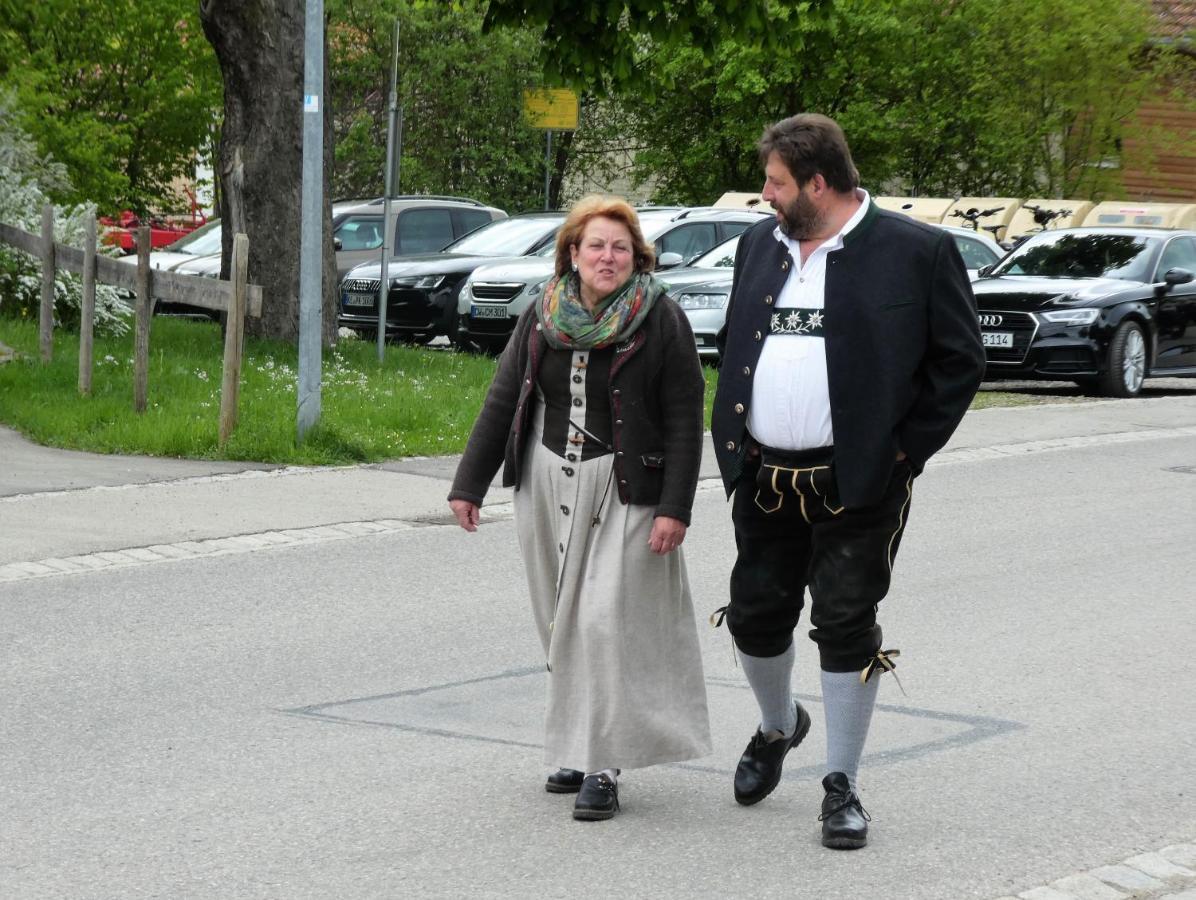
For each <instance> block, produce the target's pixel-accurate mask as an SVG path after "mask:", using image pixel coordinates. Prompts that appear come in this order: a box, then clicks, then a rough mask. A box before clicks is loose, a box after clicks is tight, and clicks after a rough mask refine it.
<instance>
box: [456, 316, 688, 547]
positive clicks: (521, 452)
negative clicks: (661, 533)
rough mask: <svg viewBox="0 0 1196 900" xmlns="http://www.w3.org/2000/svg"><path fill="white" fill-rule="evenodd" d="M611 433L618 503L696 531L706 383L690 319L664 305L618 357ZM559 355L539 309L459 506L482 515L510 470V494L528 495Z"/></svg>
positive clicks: (496, 399)
mask: <svg viewBox="0 0 1196 900" xmlns="http://www.w3.org/2000/svg"><path fill="white" fill-rule="evenodd" d="M612 349H613V358H612V360H611V363H610V378H609V384H608V387H607V390H608V392H609V400H610V403H609V409H610V415H611V421H610V427H609V434H610V435H611V445H612V449H613V454H614V457H615V458H614V461H613V469H614V479H613V480H614V484H613V488H614V495H615V496H617V497H618V499H619V500H620V501H621V502H623V503H635V504H641V505H645V506H652V507H654V509H655V512H656V515H658V516H669V517H671V518H674V519H679V520H681V521H682V522H684V523H685V524H687V525H688V524H689V520H690V513H691V510H692V507H693V499H694V494H695V492H696V490H697V484H698V470H699V467H700V465H701V461H702V417H703V415H704V409H703V407H704V403H703V398H704V395H705V389H706V385H705V381H704V380H703V376H702V367H701V365H700V364H699V362H698V353H697V347H696V345H695V343H694V335H693V330H692V329H691V328H690V326H689V320H688V319H687V318H686V317H685V313H683V312H682V311H681V309H680V308H679V307H678V306H677V304H676V303H674V302H673V301H672V300H671V299H670V298H668V297H662V298H660V299H659V300H658V301H657V302H656V304H655V305H654V306H653V308H652V310H651V311H650V312H649V313H648V316H647V317H646V318H645V319H644V322H643V324H641V325H640V327H639V329H638V330H637V331H636V332H635V334H634V335H632V336H631V338H630V339H629V340H627V341H625V342H623V343H621V344H616V345H615V346H614V347H613V348H612ZM552 352H558V353H568V351H552V350H550V349H549V347H548V342H547V341H546V340H545V339H544V336H543V334H541V333H540V331H539V330H538V328H537V322H536V316H535V310H534V309H532V308H530V307H529V308H528V309H527V310H525V311H524V313H523V315H522V316H520V318H519V321H518V322H517V323H516V325H515V331H514V333H513V334H512V335H511V341H510V343H509V344H508V345H507V349H506V350H505V351H504V352H503V355H502V359H501V360H500V361H499V365H498V371H497V372H496V373H495V375H494V381H493V383H492V384H491V385H490V390H489V392H488V393H487V395H486V400H485V402H484V403H483V404H482V410H481V412H480V413H479V414H478V419H477V421H476V422H475V423H474V426H473V431H472V432H471V433H470V435H469V441H468V443H467V444H466V446H465V453H464V454H463V455H462V457H461V462H460V464H459V465H458V466H457V473H456V475H455V477H454V478H453V486H452V490H451V491H450V492H449V495H448V499H450V500H456V499H461V500H468V501H470V502H471V503H476V504H478V505H479V506H480V505H481V504H482V500H483V498H484V497H485V495H486V491H487V489H488V488H489V486H490V482H491V480H492V479H493V478H494V475H495V473H496V472H497V471H498V469H499V467H500V466H501V467H502V469H503V486H504V487H514V488H515V489H516V490H518V489H519V487H520V483H521V481H522V477H523V461H524V457H525V455H526V452H527V447H528V444H529V441H528V435H529V432H530V431H531V421H532V415H533V413H534V407H535V404H536V403H537V402H538V401H537V399H536V391H535V387H534V386H535V383H536V379H537V378H538V377H539V373H540V367H541V365H542V362H543V359H544V356H545V354H547V353H552Z"/></svg>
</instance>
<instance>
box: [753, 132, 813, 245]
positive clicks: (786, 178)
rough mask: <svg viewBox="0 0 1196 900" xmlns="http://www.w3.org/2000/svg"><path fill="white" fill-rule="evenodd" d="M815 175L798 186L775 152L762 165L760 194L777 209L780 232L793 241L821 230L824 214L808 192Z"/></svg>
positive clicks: (804, 238)
mask: <svg viewBox="0 0 1196 900" xmlns="http://www.w3.org/2000/svg"><path fill="white" fill-rule="evenodd" d="M817 178H818V176H817V175H815V176H814V178H813V179H811V180H810V181H808V182H806V184H804V185H802V186H800V187H799V186H798V184H797V180H796V179H794V177H793V173H792V172H790V171H789V167H788V166H787V165H785V163H784V162H783V161H782V160H781V158H780V156H778V155H777V154H776V153H772V154H769V157H768V162H767V163H765V165H764V189H763V190H762V191H761V192H760V195H761V196H762V197H763V198H764V199H765V200H767V201H768V203H769V204H770V205H771V206H772V208H773V209H775V210H776V212H777V224H778V225H779V226H780V227H781V232H782V233H783V234H785V235H786V236H787V237H790V238H793V240H795V241H807V240H810V239H812V238H814V237H815V236H817V234H818V233H819V232H820V231H821V229H822V226H823V223H824V220H825V215H824V214H823V211H822V209H821V207H819V205H818V204H817V202H815V200H814V199H813V198H812V197H811V196H810V193H811V192H812V188H813V182H814V180H815V179H817Z"/></svg>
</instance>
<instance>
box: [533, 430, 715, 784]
mask: <svg viewBox="0 0 1196 900" xmlns="http://www.w3.org/2000/svg"><path fill="white" fill-rule="evenodd" d="M542 408H543V407H542V406H540V409H542ZM536 418H537V419H539V418H540V416H537V417H536ZM536 425H539V422H537V423H536ZM534 431H535V432H539V428H538V427H537V428H535V429H534ZM528 442H529V444H530V445H531V446H529V447H528V461H527V465H526V467H525V469H524V472H523V477H522V478H521V487H520V489H519V490H518V491H516V492H515V523H516V528H517V531H518V533H519V543H520V547H521V549H522V552H523V560H524V565H525V568H526V571H527V580H528V588H529V590H530V592H531V601H532V612H533V614H534V616H535V621H536V628H537V630H538V631H539V634H540V640H541V642H542V643H543V645H544V652H545V655H546V656H547V658H548V667H549V676H548V702H547V714H546V721H545V735H544V750H545V761H546V762H547V763H548V764H549V765H550V766H557V767H563V768H569V769H577V770H579V771H582V772H596V771H598V770H599V769H605V768H622V769H633V768H637V767H641V766H651V765H655V764H657V763H665V762H676V761H678V760H685V759H693V758H696V757H699V756H706V755H707V754H709V753H710V752H711V747H710V724H709V717H708V714H707V711H706V684H705V681H704V679H703V675H702V659H701V653H700V650H699V648H698V633H697V627H696V625H695V622H694V611H693V602H692V600H691V598H690V592H689V579H688V577H687V575H686V571H685V559H684V557H683V556H682V551H681V550H680V549H677V550H675V551H673V552H672V553H669V554H666V555H664V556H657V555H656V554H654V553H652V552H651V551H650V550H649V549H648V536H649V534H650V533H651V531H652V520H653V509H652V507H649V506H635V505H625V504H623V503H622V502H620V500H619V496H618V492H617V491H616V490H615V485H614V484H610V486H609V492H607V485H608V480H609V476H610V471H611V465H612V462H613V457H612V456H611V455H609V454H608V455H606V456H602V457H599V458H597V459H593V460H589V461H586V462H572V463H567V462H566V461H565V460H564V459H562V458H561V457H560V456H557V455H556V454H554V453H552V452H551V451H550V450H548V449H547V448H545V447H544V446H543V444H542V443H541V441H540V435H539V434H538V433H535V434H533V435H529V436H528ZM569 473H571V474H569ZM604 492H607V495H606V500H605V503H603V500H602V498H603V494H604ZM599 504H602V508H601V512H599V509H598V507H599Z"/></svg>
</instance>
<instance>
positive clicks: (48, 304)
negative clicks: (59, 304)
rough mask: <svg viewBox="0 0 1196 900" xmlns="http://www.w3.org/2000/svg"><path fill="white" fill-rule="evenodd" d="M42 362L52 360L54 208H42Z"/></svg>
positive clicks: (39, 323)
mask: <svg viewBox="0 0 1196 900" xmlns="http://www.w3.org/2000/svg"><path fill="white" fill-rule="evenodd" d="M38 325H39V328H38V331H39V334H40V336H41V350H42V362H44V363H48V362H49V361H50V360H51V359H53V358H54V207H53V205H52V204H49V203H47V204H46V205H45V206H43V207H42V305H41V314H40V316H39V317H38Z"/></svg>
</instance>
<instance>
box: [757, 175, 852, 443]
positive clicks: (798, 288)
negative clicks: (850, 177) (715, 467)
mask: <svg viewBox="0 0 1196 900" xmlns="http://www.w3.org/2000/svg"><path fill="white" fill-rule="evenodd" d="M856 196H857V197H859V198H860V200H861V203H860V208H859V209H857V210H856V211H855V213H854V214H853V215H852V217H851V218H850V219H848V220H847V222H846V223H844V225H843V227H842V228H841V229H840V230H839V232H838V233H837V234H835V235H833V236H832V237H829V238H827V239H826V240H825V241H823V243H821V244H820V245H819V246H818V247H816V248H815V249H814V250H813V252H811V253H810V255H809V256H808V257H807V258H806V262H805V265H802V261H801V249H800V247H799V245H798V242H797V241H795V240H792V239H791V238H788V237H786V236H785V235H784V234H783V233H782V232H781V229H780V226H778V227H777V228H776V230H775V231H774V232H773V235H774V236H775V237H776V239H777V240H778V241H780V242H781V243H782V244H785V245H786V246H787V247H788V248H789V255H790V257H792V259H793V265H792V267H790V270H789V278H788V280H786V282H785V286H784V287H783V288H781V293H780V296H778V297H777V302H776V305H775V308H776V309H778V310H781V309H786V308H790V307H795V306H797V307H804V308H806V309H825V307H826V260H827V254H829V253H832V252H833V251H835V250H838V249H840V248H842V246H843V235H845V234H847V233H848V232H849V231H851V229H853V228H854V227H855V226H856V225H858V224H859V222H860V220H861V219H863V218H864V213H865V212H867V210H868V204H869V203H870V202H871V199H870V198H869V196H868V192H867V191H865V190H860V189H857V190H856ZM829 315H830V316H833V315H834V310H831V311H830V313H829ZM747 426H748V431H749V432H751V435H752V437H754V438H755V439H756V440H757V441H759V442H760V443H761V444H764V445H765V446H766V447H774V448H776V449H777V450H811V449H814V448H816V447H829V446H830V445H832V444H833V443H834V442H835V435H834V431H833V430H832V428H831V400H830V390H829V388H828V386H827V376H826V344H825V343H824V341H823V339H822V337H820V336H818V337H813V336H809V335H801V334H769V335H767V336H766V337H765V339H764V347H763V348H762V351H761V353H760V359H759V361H758V362H757V363H756V377H755V378H754V379H753V381H752V405H751V407H750V408H749V409H748V421H747Z"/></svg>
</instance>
